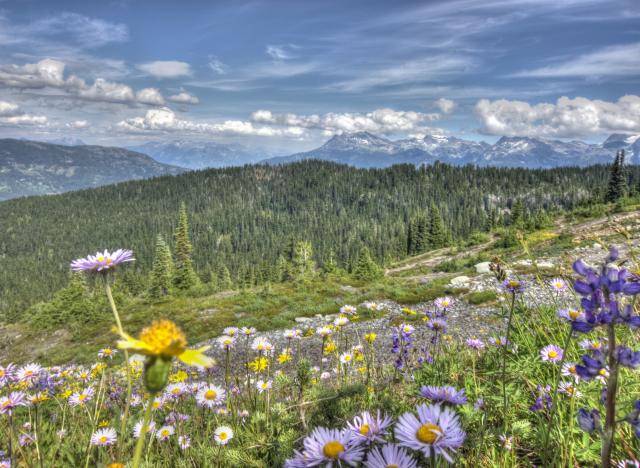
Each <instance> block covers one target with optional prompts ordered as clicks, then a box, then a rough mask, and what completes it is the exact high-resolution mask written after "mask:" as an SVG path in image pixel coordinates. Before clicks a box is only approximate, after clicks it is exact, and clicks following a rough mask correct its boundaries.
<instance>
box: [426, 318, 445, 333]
mask: <svg viewBox="0 0 640 468" xmlns="http://www.w3.org/2000/svg"><path fill="white" fill-rule="evenodd" d="M427 326H428V327H429V328H430V329H431V330H433V331H436V332H439V333H447V322H446V320H444V319H441V318H435V319H433V320H429V321H428V322H427Z"/></svg>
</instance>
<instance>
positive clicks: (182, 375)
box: [169, 370, 189, 382]
mask: <svg viewBox="0 0 640 468" xmlns="http://www.w3.org/2000/svg"><path fill="white" fill-rule="evenodd" d="M188 377H189V375H188V374H187V373H186V372H185V371H183V370H179V371H178V372H176V373H175V374H173V375H170V376H169V381H170V382H184V381H185V380H187V378H188Z"/></svg>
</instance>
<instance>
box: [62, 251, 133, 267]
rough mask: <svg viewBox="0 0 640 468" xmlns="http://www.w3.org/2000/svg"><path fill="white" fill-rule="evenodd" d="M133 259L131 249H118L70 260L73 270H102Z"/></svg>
mask: <svg viewBox="0 0 640 468" xmlns="http://www.w3.org/2000/svg"><path fill="white" fill-rule="evenodd" d="M134 260H135V258H133V252H132V251H131V250H125V249H118V250H116V251H114V252H109V251H108V250H105V251H104V252H96V254H95V255H88V256H86V257H84V258H78V259H76V260H74V261H73V262H71V269H72V270H73V271H88V272H102V271H105V270H109V269H112V268H114V267H116V266H117V265H119V264H121V263H125V262H133V261H134Z"/></svg>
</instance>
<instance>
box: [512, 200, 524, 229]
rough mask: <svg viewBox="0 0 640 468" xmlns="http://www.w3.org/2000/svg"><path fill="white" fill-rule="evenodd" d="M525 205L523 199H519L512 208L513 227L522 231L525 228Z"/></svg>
mask: <svg viewBox="0 0 640 468" xmlns="http://www.w3.org/2000/svg"><path fill="white" fill-rule="evenodd" d="M524 222H525V219H524V204H523V203H522V200H521V199H519V198H518V199H517V200H516V201H515V203H514V204H513V206H512V207H511V225H512V226H513V227H516V228H519V229H522V228H523V227H524Z"/></svg>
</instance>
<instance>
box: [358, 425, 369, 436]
mask: <svg viewBox="0 0 640 468" xmlns="http://www.w3.org/2000/svg"><path fill="white" fill-rule="evenodd" d="M368 433H369V425H368V424H363V425H362V426H360V434H362V435H364V436H366V435H367V434H368Z"/></svg>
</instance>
